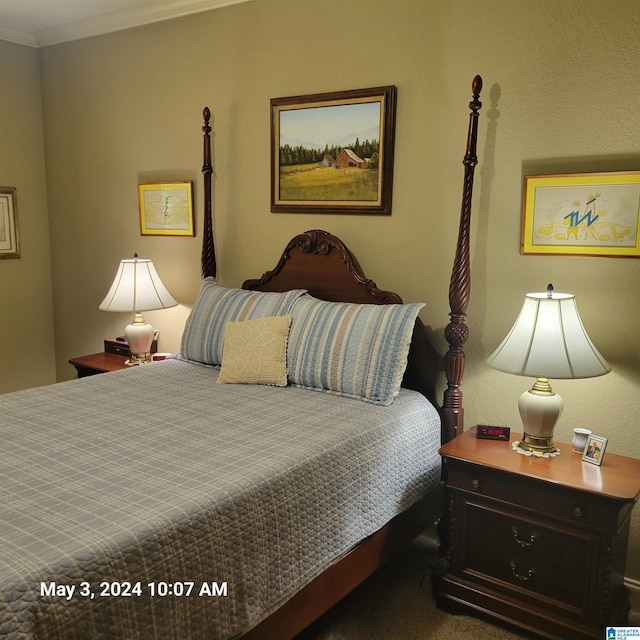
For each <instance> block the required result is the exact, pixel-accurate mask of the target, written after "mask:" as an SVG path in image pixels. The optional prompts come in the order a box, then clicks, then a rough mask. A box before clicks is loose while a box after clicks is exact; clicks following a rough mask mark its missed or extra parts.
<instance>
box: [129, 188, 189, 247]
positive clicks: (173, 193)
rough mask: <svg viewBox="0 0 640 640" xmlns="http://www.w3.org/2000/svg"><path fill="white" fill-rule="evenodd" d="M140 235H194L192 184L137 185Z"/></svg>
mask: <svg viewBox="0 0 640 640" xmlns="http://www.w3.org/2000/svg"><path fill="white" fill-rule="evenodd" d="M138 203H139V209H140V234H141V235H143V236H194V235H195V230H194V226H193V182H191V181H188V180H186V181H174V182H147V183H142V184H139V185H138Z"/></svg>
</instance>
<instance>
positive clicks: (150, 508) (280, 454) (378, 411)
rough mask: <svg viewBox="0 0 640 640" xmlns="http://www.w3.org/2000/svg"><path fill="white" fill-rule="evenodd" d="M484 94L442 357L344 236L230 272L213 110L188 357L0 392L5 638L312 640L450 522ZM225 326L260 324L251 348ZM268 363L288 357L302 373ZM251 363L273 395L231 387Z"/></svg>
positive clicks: (254, 327) (312, 236)
mask: <svg viewBox="0 0 640 640" xmlns="http://www.w3.org/2000/svg"><path fill="white" fill-rule="evenodd" d="M481 85H482V83H481V79H480V77H479V76H477V77H476V78H475V79H474V81H473V87H472V88H473V98H472V101H471V103H470V109H471V113H470V118H469V129H468V138H467V145H466V152H465V156H464V167H465V172H464V189H463V198H462V210H461V217H460V229H459V237H458V242H457V248H456V255H455V261H454V267H453V272H452V277H451V282H450V291H449V301H450V307H451V314H450V322H449V324H448V326H447V328H446V331H445V336H446V339H447V342H448V344H449V350H448V352H447V354H446V355H445V356H443V357H440V356H439V355H438V354H437V353H436V351H435V349H433V348H432V347H431V345H430V344H429V342H428V339H427V336H426V332H425V330H424V326H423V325H422V322H421V321H420V319H419V318H418V312H419V311H420V308H421V307H422V304H417V303H412V304H402V300H401V298H400V296H398V294H396V293H393V292H389V291H385V290H382V289H379V288H378V287H377V286H376V284H375V283H374V282H372V281H371V280H368V279H367V278H366V277H365V276H364V275H363V274H362V272H361V270H360V269H359V267H358V266H357V263H356V261H355V259H354V258H353V257H352V255H351V253H350V252H349V250H348V249H347V247H346V245H345V243H343V241H342V240H340V239H339V238H337V237H335V236H333V235H331V234H330V233H327V232H324V231H318V230H314V231H307V232H305V233H302V234H299V235H297V236H296V237H295V238H293V239H292V240H291V241H290V242H289V243H288V244H287V246H286V247H285V249H284V252H282V255H281V258H280V260H279V262H278V263H277V264H276V266H275V267H274V268H273V269H272V270H270V271H267V272H266V273H264V274H263V275H262V276H261V277H260V278H257V279H249V280H247V281H245V282H244V284H243V287H242V288H241V289H227V288H224V287H220V286H219V285H218V284H217V283H216V282H215V281H214V279H213V277H214V276H215V269H216V261H215V249H214V243H213V223H212V219H211V210H212V206H211V174H212V171H213V169H212V166H211V150H210V138H209V134H210V131H211V129H210V125H209V117H210V114H209V111H208V109H205V123H204V127H203V132H204V163H203V174H204V184H205V198H204V199H205V202H204V211H205V220H204V237H203V249H202V275H203V280H202V284H201V288H200V294H199V296H198V299H197V300H196V303H195V304H194V307H193V309H192V311H191V314H190V316H189V318H188V320H187V323H186V326H185V330H184V334H183V338H182V344H181V349H180V354H179V355H178V356H177V357H176V358H172V359H168V360H165V361H163V362H159V363H153V364H150V365H145V366H141V367H135V368H131V369H129V370H126V371H119V372H114V373H109V374H105V375H100V376H93V377H90V378H84V379H83V380H77V381H71V382H67V383H62V384H60V385H54V386H53V387H48V388H42V389H35V390H27V391H25V392H18V393H14V394H7V395H5V396H3V397H0V409H1V410H2V415H3V416H5V419H6V421H7V426H6V427H3V434H2V435H3V440H4V441H5V442H6V443H8V446H7V450H6V451H5V456H4V458H3V459H2V460H1V461H0V465H1V466H0V477H3V478H5V479H6V482H5V483H4V484H3V487H2V488H3V492H4V494H3V506H2V509H3V513H2V518H1V520H0V522H1V524H2V528H1V529H0V534H1V536H2V537H1V539H0V546H1V547H2V549H3V558H2V559H1V560H0V635H2V634H7V636H8V637H9V638H12V640H13V639H18V638H20V639H25V640H26V639H37V638H47V640H55V639H57V638H60V639H62V638H64V639H65V640H70V639H74V638H78V639H80V638H105V640H106V639H107V638H109V639H110V640H112V639H114V638H127V639H131V638H145V639H148V638H163V639H164V638H185V639H186V638H188V639H189V640H195V639H198V638H202V639H203V640H204V639H205V638H206V639H207V640H210V639H211V638H220V639H224V638H234V637H243V638H245V640H250V639H257V638H260V639H261V640H265V639H269V638H273V639H276V638H277V639H278V640H284V639H285V638H293V637H294V636H295V635H296V634H297V633H299V632H300V631H301V630H302V629H303V628H305V627H306V626H307V625H308V624H309V623H310V622H312V621H313V620H314V619H315V618H317V617H318V616H319V615H321V614H322V613H323V612H324V611H326V610H327V609H328V608H329V607H331V606H332V605H333V604H334V603H335V602H337V601H338V600H339V599H340V598H342V597H343V596H344V595H346V593H348V592H349V591H350V590H352V589H353V588H354V587H355V586H357V584H359V583H360V582H362V581H363V580H364V579H366V578H367V577H368V576H369V575H371V573H372V572H374V571H375V570H376V569H377V568H378V567H379V566H380V565H381V564H382V563H383V562H384V561H385V560H387V559H388V558H389V557H391V556H392V555H393V554H394V553H395V552H396V551H398V550H399V549H401V548H402V547H403V546H404V545H406V544H408V542H410V541H411V540H412V539H413V538H414V537H415V536H416V535H418V534H419V533H420V532H421V531H422V530H423V529H425V528H426V527H428V526H429V525H430V524H432V523H433V522H435V521H436V520H437V518H438V516H439V515H440V513H441V512H442V508H443V491H442V483H441V481H440V474H441V461H440V458H439V455H438V448H439V445H440V443H441V442H446V441H448V440H450V439H451V438H452V437H453V436H455V435H456V433H458V432H460V431H461V430H462V424H463V409H462V394H461V391H460V383H461V380H462V374H463V370H464V350H463V346H464V343H465V341H466V339H467V328H466V325H465V323H464V319H465V314H466V307H467V303H468V301H469V288H470V275H469V228H470V211H471V197H472V186H473V173H474V168H475V165H476V163H477V158H476V140H477V131H478V124H477V122H478V112H479V109H480V107H481V103H480V100H479V97H480V90H481ZM227 329H229V333H231V329H233V330H234V331H236V330H237V331H246V333H243V334H242V335H243V338H242V340H240V343H239V346H238V344H237V343H235V342H232V341H231V339H230V336H228V335H227V334H226V330H227ZM265 335H266V336H268V337H269V340H271V337H272V336H275V337H276V338H278V337H279V338H281V339H280V341H278V340H275V341H273V345H275V346H273V345H272V342H269V349H267V348H266V344H267V343H266V342H260V340H264V336H265ZM256 336H259V338H256ZM228 338H229V339H228ZM256 340H258V342H256ZM283 344H284V347H283V346H282V345H283ZM278 345H280V346H279V347H278ZM248 346H249V347H250V348H249V350H247V347H248ZM272 346H273V348H272ZM258 351H259V352H260V353H261V354H262V353H263V351H269V353H268V355H267V356H266V358H267V363H268V364H269V365H272V364H274V363H276V364H282V362H281V360H282V358H285V357H286V366H287V372H286V373H287V377H286V379H285V380H284V381H283V380H281V379H280V377H278V378H277V379H272V378H271V377H270V376H271V373H272V369H273V367H270V366H269V367H267V368H266V369H265V370H262V369H260V366H261V363H259V362H258V357H257V354H258ZM232 354H233V355H232ZM247 354H248V355H247ZM337 354H339V356H338V355H337ZM236 356H237V357H236ZM270 358H273V360H274V361H273V362H271V360H270ZM278 358H280V360H278ZM249 361H250V362H249ZM247 364H249V365H250V367H249V369H251V371H250V377H251V382H253V384H221V382H223V376H224V380H225V381H228V380H229V378H228V377H227V372H228V371H229V370H230V368H231V367H233V372H234V374H237V375H239V376H240V379H238V378H237V377H235V378H233V376H232V378H233V381H234V382H247V381H248V380H247V379H242V376H244V375H247V367H246V366H245V365H247ZM256 372H257V373H256ZM265 372H266V373H265ZM443 372H444V374H445V375H446V379H447V388H446V391H445V393H444V401H443V403H442V405H440V404H439V403H438V402H437V398H436V379H437V377H438V376H439V374H440V373H443ZM255 376H257V377H255ZM262 376H266V378H264V377H262ZM280 385H283V386H280ZM149 388H153V389H158V390H160V393H157V394H154V397H153V399H152V401H149V400H148V397H149V394H148V389H149ZM125 389H126V393H124V390H125ZM354 398H355V399H354ZM116 399H117V406H118V416H117V418H115V419H114V417H113V413H112V412H110V411H108V410H107V408H108V407H110V406H112V404H113V403H114V402H115V401H116ZM43 585H44V586H43ZM51 585H55V586H54V587H52V586H51ZM160 585H162V586H160ZM58 589H60V590H58ZM67 589H71V591H68V590H67ZM74 589H75V591H74ZM123 589H128V590H129V591H132V590H133V592H132V593H130V594H129V595H128V596H126V597H124V596H123V593H122V590H123ZM203 589H204V592H203ZM105 590H106V591H105ZM116 591H117V593H116ZM65 594H70V596H69V597H68V598H67V597H66V596H65Z"/></svg>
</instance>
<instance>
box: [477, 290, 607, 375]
mask: <svg viewBox="0 0 640 640" xmlns="http://www.w3.org/2000/svg"><path fill="white" fill-rule="evenodd" d="M487 362H488V364H489V365H490V366H491V367H493V368H494V369H498V370H499V371H504V372H506V373H515V374H517V375H521V376H531V377H537V378H591V377H593V376H600V375H603V374H605V373H608V372H609V371H610V370H611V367H610V366H609V364H608V363H607V361H606V360H605V359H604V358H603V357H602V355H600V353H599V352H598V350H597V349H596V348H595V346H594V344H593V343H592V342H591V340H590V339H589V336H588V335H587V332H586V331H585V329H584V326H583V325H582V320H581V319H580V315H579V313H578V308H577V306H576V302H575V297H574V296H573V295H571V294H569V293H555V292H553V293H547V292H545V293H528V294H526V296H525V300H524V304H523V305H522V309H521V310H520V315H519V316H518V318H517V319H516V322H515V324H514V325H513V327H512V328H511V331H510V332H509V334H508V335H507V337H506V338H505V339H504V340H503V341H502V344H500V346H499V347H498V348H497V349H496V350H495V351H494V352H493V354H491V356H490V357H489V358H488V360H487Z"/></svg>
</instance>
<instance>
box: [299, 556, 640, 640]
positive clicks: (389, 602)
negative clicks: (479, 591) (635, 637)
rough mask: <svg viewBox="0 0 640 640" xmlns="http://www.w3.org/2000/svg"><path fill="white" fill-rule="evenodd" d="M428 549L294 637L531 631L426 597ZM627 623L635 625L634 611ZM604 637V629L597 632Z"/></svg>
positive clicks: (366, 639)
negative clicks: (455, 611) (453, 610)
mask: <svg viewBox="0 0 640 640" xmlns="http://www.w3.org/2000/svg"><path fill="white" fill-rule="evenodd" d="M433 559H434V554H433V551H432V550H430V549H425V548H421V547H416V546H414V547H412V548H410V549H408V550H407V552H406V553H403V554H402V555H401V556H399V557H398V558H397V559H395V560H393V561H392V562H391V563H389V564H388V565H387V566H385V567H384V568H382V569H381V570H380V571H378V572H377V573H376V574H375V575H374V576H372V577H371V578H370V579H369V580H368V581H366V582H365V583H364V584H362V585H361V586H360V587H358V588H357V589H356V590H355V591H354V592H352V593H351V594H350V595H349V596H348V597H347V598H345V599H344V600H342V601H341V602H340V603H338V604H337V605H336V606H335V607H334V608H333V609H331V610H330V611H329V612H327V613H326V614H325V615H324V616H323V617H322V618H320V619H319V620H318V621H317V622H316V623H314V624H313V625H312V626H311V627H309V628H308V629H307V630H306V631H304V632H303V633H302V634H300V635H299V636H298V637H297V638H296V640H378V639H380V640H382V639H384V640H431V639H436V638H438V639H439V638H453V639H456V638H461V639H465V638H468V639H469V640H477V639H478V638H486V639H489V638H491V640H522V638H532V637H533V636H531V635H529V634H526V633H524V632H520V631H518V630H517V629H515V628H514V627H511V626H506V625H504V626H503V625H501V624H499V623H497V622H492V621H489V620H488V619H486V618H482V617H478V616H475V615H472V614H470V615H451V614H448V613H445V612H443V611H441V610H440V609H438V608H437V607H436V605H435V601H434V599H433V597H432V589H431V565H432V562H433ZM633 617H634V618H635V619H632V620H631V621H630V623H631V624H640V617H638V616H637V615H635V614H634V616H633ZM603 637H604V631H603Z"/></svg>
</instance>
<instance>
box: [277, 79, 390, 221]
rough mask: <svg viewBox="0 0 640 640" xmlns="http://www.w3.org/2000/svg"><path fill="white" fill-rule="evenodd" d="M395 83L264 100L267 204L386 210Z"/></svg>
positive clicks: (307, 209) (310, 209)
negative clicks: (268, 131)
mask: <svg viewBox="0 0 640 640" xmlns="http://www.w3.org/2000/svg"><path fill="white" fill-rule="evenodd" d="M396 93H397V90H396V87H395V86H386V87H375V88H370V89H355V90H351V91H340V92H333V93H321V94H315V95H306V96H295V97H290V98H273V99H272V100H271V211H272V212H274V213H287V212H295V213H360V214H363V213H368V214H383V215H385V214H386V215H388V214H390V213H391V195H392V188H393V151H394V135H395V119H396Z"/></svg>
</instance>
